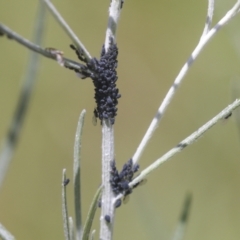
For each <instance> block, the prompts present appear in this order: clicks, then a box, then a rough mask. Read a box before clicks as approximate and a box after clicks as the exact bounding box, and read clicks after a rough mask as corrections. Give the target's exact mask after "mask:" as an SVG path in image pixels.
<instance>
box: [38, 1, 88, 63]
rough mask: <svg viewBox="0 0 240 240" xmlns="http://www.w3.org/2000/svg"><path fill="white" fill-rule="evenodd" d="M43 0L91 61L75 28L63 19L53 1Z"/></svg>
mask: <svg viewBox="0 0 240 240" xmlns="http://www.w3.org/2000/svg"><path fill="white" fill-rule="evenodd" d="M42 1H43V2H45V4H46V5H47V7H48V9H49V11H50V12H51V13H52V15H53V17H54V18H55V19H56V20H57V22H58V23H59V24H60V26H61V27H62V28H63V29H64V31H65V32H66V33H67V35H68V36H69V37H70V38H71V39H72V41H73V43H74V44H75V45H76V47H77V49H78V50H79V51H80V52H81V53H82V54H83V55H84V57H85V58H86V59H87V62H89V61H90V60H91V59H92V57H91V55H90V54H89V52H88V51H87V49H86V48H85V46H84V45H83V44H82V42H81V41H80V40H79V38H78V37H77V35H76V34H75V33H74V32H73V30H72V29H71V28H70V27H69V25H68V24H67V23H66V21H65V20H64V19H63V17H62V16H61V15H60V13H59V12H58V11H57V9H56V8H55V7H54V5H53V4H52V3H51V1H50V0H42Z"/></svg>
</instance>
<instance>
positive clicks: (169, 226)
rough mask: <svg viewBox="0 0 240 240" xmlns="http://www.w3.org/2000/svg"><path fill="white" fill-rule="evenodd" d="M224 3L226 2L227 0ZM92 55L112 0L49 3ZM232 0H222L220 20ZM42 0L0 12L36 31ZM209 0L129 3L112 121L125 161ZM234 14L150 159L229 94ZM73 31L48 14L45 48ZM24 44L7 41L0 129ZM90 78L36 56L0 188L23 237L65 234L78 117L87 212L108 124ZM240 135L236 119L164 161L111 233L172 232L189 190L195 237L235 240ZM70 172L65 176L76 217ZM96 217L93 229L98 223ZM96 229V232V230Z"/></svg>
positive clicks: (0, 7)
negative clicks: (96, 112)
mask: <svg viewBox="0 0 240 240" xmlns="http://www.w3.org/2000/svg"><path fill="white" fill-rule="evenodd" d="M224 2H226V3H224ZM53 3H54V4H55V6H56V7H57V8H58V10H59V11H60V12H61V14H62V15H63V16H64V17H65V19H66V20H67V22H68V23H69V25H70V26H71V27H72V28H73V29H74V31H75V32H76V34H77V35H78V36H79V38H80V39H81V41H82V42H83V43H84V44H85V46H86V47H87V49H88V50H89V51H90V53H91V55H92V56H96V57H98V56H99V53H100V49H101V46H102V44H103V42H104V37H105V29H106V24H107V17H108V11H107V9H108V6H109V1H96V0H82V1H77V0H67V1H53ZM233 3H234V1H220V0H219V1H216V9H215V18H214V22H216V21H217V19H219V18H220V16H222V15H223V14H224V13H225V12H226V11H227V10H228V9H229V8H230V7H231V6H232V4H233ZM37 6H38V1H32V0H31V1H30V0H23V1H14V0H8V1H1V2H0V21H1V22H3V23H4V24H6V25H7V26H9V27H10V28H12V29H13V30H15V31H16V32H18V33H19V34H21V35H22V36H24V37H26V38H28V39H31V38H32V30H33V27H34V20H35V15H36V13H37ZM206 9H207V1H191V0H183V1H181V2H179V1H173V0H168V1H167V0H161V1H156V0H152V1H125V3H124V8H123V11H122V15H121V19H120V23H119V28H118V33H117V39H118V47H119V68H118V74H119V80H118V86H119V89H120V92H121V94H122V98H121V99H120V101H119V112H118V117H117V119H116V124H115V144H116V146H115V150H116V161H117V164H118V166H119V168H120V167H121V166H122V164H123V163H124V162H126V161H127V160H128V159H129V158H130V157H131V156H132V155H133V154H134V152H135V150H136V148H137V146H138V144H139V143H140V140H141V138H142V137H143V135H144V133H145V131H146V129H147V127H148V126H149V124H150V121H151V120H152V118H153V116H154V115H155V113H156V110H157V108H158V107H159V105H160V102H161V101H162V99H163V98H164V96H165V94H166V92H167V90H168V89H169V87H170V86H171V84H172V82H173V80H174V78H175V77H176V75H177V74H178V72H179V70H180V68H181V67H182V65H183V64H184V63H185V61H186V60H187V58H188V56H189V55H190V53H191V51H192V50H193V48H194V47H195V46H196V44H197V43H198V41H199V37H200V35H201V33H202V30H203V25H204V21H205V17H206ZM239 21H240V18H239V16H238V17H236V18H235V20H233V21H232V22H231V23H230V24H229V25H228V26H227V27H226V28H224V29H223V30H221V31H220V32H219V33H218V35H217V36H216V37H215V38H214V39H213V40H212V41H211V42H210V43H209V44H208V45H207V47H206V48H205V50H204V51H203V52H202V53H201V55H200V56H199V58H198V59H197V61H196V62H195V64H194V65H193V67H192V68H191V70H190V72H189V73H188V75H187V76H186V78H185V80H184V82H183V84H182V85H181V87H180V89H179V90H178V93H177V94H176V96H175V97H174V99H173V101H172V103H171V105H170V106H169V109H168V110H167V112H166V115H165V116H164V118H163V119H162V121H161V124H160V127H159V128H158V129H157V131H156V133H155V134H154V136H153V138H152V140H151V141H150V144H149V145H148V147H147V149H146V151H145V153H144V154H143V156H142V158H141V161H140V165H141V168H142V169H143V168H144V167H146V166H148V165H149V164H150V163H151V162H153V161H154V160H156V158H158V157H160V156H161V155H162V154H163V153H165V152H166V151H167V150H169V149H170V148H172V147H173V146H175V145H176V144H177V143H178V142H179V141H181V140H182V139H183V138H185V137H186V136H188V135H189V134H190V133H192V132H193V131H194V130H196V129H197V128H198V127H200V126H201V125H202V124H204V123H205V122H206V121H208V120H209V119H210V118H211V117H213V116H214V115H215V114H217V113H218V112H219V111H220V110H222V109H223V108H225V107H226V106H227V105H228V104H229V103H230V102H231V80H232V79H233V78H234V77H236V76H239V74H240V68H239V64H240V58H239V56H240V55H239V46H240V45H239V39H240V33H239ZM70 43H71V41H70V40H69V38H68V37H67V36H65V34H64V32H63V31H62V29H61V28H60V27H59V26H58V24H57V23H56V22H55V21H54V19H53V18H52V17H51V16H50V15H48V19H47V26H46V34H45V38H44V44H43V46H44V47H54V48H57V49H61V50H62V51H64V54H65V56H67V57H71V58H72V59H75V60H77V58H76V56H75V54H74V52H73V51H72V50H71V49H70V48H69V47H68V46H69V44H70ZM28 56H29V51H28V50H27V49H25V48H23V47H22V46H20V45H19V44H17V43H16V42H14V41H8V40H7V39H6V38H1V39H0V73H1V74H0V79H1V81H0V96H1V98H0V99H1V101H0V116H1V118H0V119H1V121H0V137H1V139H3V138H4V137H5V134H6V132H7V129H8V126H9V123H10V120H11V118H12V115H13V112H14V108H15V106H16V101H17V100H18V96H19V90H20V88H21V84H22V81H23V77H24V74H25V71H26V66H27V63H28ZM93 94H94V92H93V85H92V82H91V80H89V79H86V80H81V79H78V78H77V77H76V76H75V73H74V72H72V71H69V70H67V69H65V68H61V67H60V66H59V65H58V64H57V63H56V62H54V61H52V60H50V59H44V58H43V57H42V58H41V65H40V66H39V75H38V79H37V84H36V88H35V90H34V92H33V96H32V99H31V103H30V107H29V111H28V113H27V116H26V121H25V123H24V127H23V129H22V135H21V138H20V141H19V144H18V146H17V149H16V153H15V155H14V159H13V162H12V164H11V166H10V169H9V172H8V174H7V177H6V179H5V182H4V185H3V187H2V189H1V192H0V222H1V223H2V224H4V225H5V226H6V228H7V229H8V230H9V231H11V232H12V233H13V234H14V235H15V236H16V238H17V239H34V240H40V239H64V236H63V230H62V228H63V227H62V217H61V173H62V169H63V168H67V175H68V177H70V179H72V156H73V143H74V136H75V130H76V124H77V119H78V116H79V114H80V112H81V110H82V109H84V108H85V109H86V110H87V116H86V119H85V127H84V133H83V143H82V146H83V152H82V198H83V219H85V216H86V213H87V210H88V207H89V205H90V201H91V199H92V197H93V195H94V193H95V191H96V189H97V187H98V186H99V184H100V181H101V172H100V169H101V166H100V162H101V160H100V158H101V147H100V146H101V127H100V125H99V123H98V126H96V127H95V126H93V124H92V116H93V109H94V107H95V104H94V99H93ZM239 154H240V142H239V135H238V130H237V127H236V123H235V122H234V119H230V120H229V121H227V122H225V123H224V122H223V123H222V124H218V125H217V126H216V127H215V128H213V129H212V130H211V131H209V132H208V133H206V134H205V135H204V137H202V138H201V139H200V140H199V141H198V142H197V143H195V144H194V145H192V146H191V147H189V148H187V149H186V150H184V152H182V153H181V154H179V155H178V156H176V157H174V158H173V159H172V160H171V161H169V162H167V163H165V164H163V165H162V166H161V167H160V168H159V169H158V170H157V171H155V172H154V173H153V174H152V175H151V176H149V177H148V183H147V184H146V185H144V186H142V187H140V188H139V189H136V191H135V192H134V194H133V195H132V196H131V200H130V202H129V203H128V204H126V205H124V206H123V207H121V208H120V209H119V210H118V211H117V215H116V221H115V232H114V239H116V240H120V239H125V240H130V239H138V240H142V239H170V237H171V236H172V234H173V231H174V229H175V226H176V223H177V220H178V216H179V214H180V210H181V206H182V202H183V199H184V197H185V194H186V192H188V191H190V192H192V193H193V205H192V209H191V215H190V220H189V226H188V229H187V234H186V238H185V239H186V240H188V239H195V240H198V239H206V240H207V239H239V236H240V228H239V224H240V207H239V201H240V191H239V181H240V174H239V173H240V170H239V169H240V161H239V160H240V159H239ZM71 183H72V182H70V184H69V186H68V203H69V211H70V215H73V191H72V185H71ZM98 219H99V216H97V218H96V221H95V227H96V229H98ZM96 238H98V233H97V235H96Z"/></svg>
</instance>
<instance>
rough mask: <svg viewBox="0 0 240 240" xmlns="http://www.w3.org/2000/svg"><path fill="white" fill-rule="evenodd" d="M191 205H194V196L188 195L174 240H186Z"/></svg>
mask: <svg viewBox="0 0 240 240" xmlns="http://www.w3.org/2000/svg"><path fill="white" fill-rule="evenodd" d="M191 203H192V194H187V196H186V198H185V201H184V204H183V208H182V212H181V215H180V218H179V221H178V225H177V228H176V230H175V233H174V236H173V238H172V240H182V239H183V238H184V235H185V232H186V228H187V223H188V217H189V212H190V208H191Z"/></svg>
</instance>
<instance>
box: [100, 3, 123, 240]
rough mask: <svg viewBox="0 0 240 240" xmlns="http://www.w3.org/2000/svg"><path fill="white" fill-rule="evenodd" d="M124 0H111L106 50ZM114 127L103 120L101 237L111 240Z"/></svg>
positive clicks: (103, 239)
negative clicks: (108, 218) (111, 170)
mask: <svg viewBox="0 0 240 240" xmlns="http://www.w3.org/2000/svg"><path fill="white" fill-rule="evenodd" d="M122 5H123V0H111V3H110V8H109V19H108V27H107V31H106V38H105V45H104V47H105V51H106V52H107V51H108V49H109V47H110V42H111V41H112V40H113V42H114V43H116V30H117V24H118V20H119V17H120V13H121V9H122ZM114 157H115V156H114V128H113V126H112V124H111V123H110V120H103V124H102V185H103V193H102V204H101V218H100V219H101V222H100V239H101V240H111V239H112V236H113V226H114V212H115V206H114V201H113V199H114V193H113V192H112V189H111V185H110V177H111V174H110V163H111V161H112V160H113V159H114ZM105 216H109V217H110V222H107V221H105Z"/></svg>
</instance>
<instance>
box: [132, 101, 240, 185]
mask: <svg viewBox="0 0 240 240" xmlns="http://www.w3.org/2000/svg"><path fill="white" fill-rule="evenodd" d="M239 106H240V100H239V99H237V100H236V101H235V102H233V103H232V104H231V105H229V106H228V107H226V108H225V109H224V110H222V111H221V112H220V113H219V114H218V115H216V116H215V117H214V118H212V119H211V120H210V121H208V122H207V123H206V124H204V125H203V126H202V127H200V128H199V129H198V130H197V131H196V132H194V133H192V134H191V135H190V136H189V137H187V138H185V139H184V140H183V141H181V142H180V143H179V144H178V145H177V146H176V147H174V148H173V149H171V150H170V151H168V152H167V153H165V154H164V155H163V156H162V157H160V158H159V159H157V160H156V161H154V162H153V163H152V164H151V165H150V166H148V167H147V168H145V169H144V170H143V171H142V172H141V173H140V175H138V176H137V177H136V178H134V179H133V181H132V182H131V183H130V184H129V186H130V187H133V186H134V185H135V184H137V183H138V182H140V181H141V180H143V179H144V178H145V177H146V176H147V175H148V174H149V173H151V172H152V171H154V170H155V169H156V168H158V167H159V166H160V165H161V164H162V163H164V162H166V161H167V160H169V159H170V158H172V157H173V156H174V155H175V154H177V153H179V152H181V151H182V150H183V149H184V148H186V147H187V146H189V145H191V144H192V143H194V142H195V141H196V140H197V139H198V138H199V137H201V136H202V135H203V134H204V133H205V132H206V131H207V130H209V129H210V128H211V127H213V126H214V125H215V124H216V123H217V122H218V121H220V120H221V119H224V117H226V116H228V115H229V114H230V113H232V111H233V110H234V109H236V108H237V107H239Z"/></svg>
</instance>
